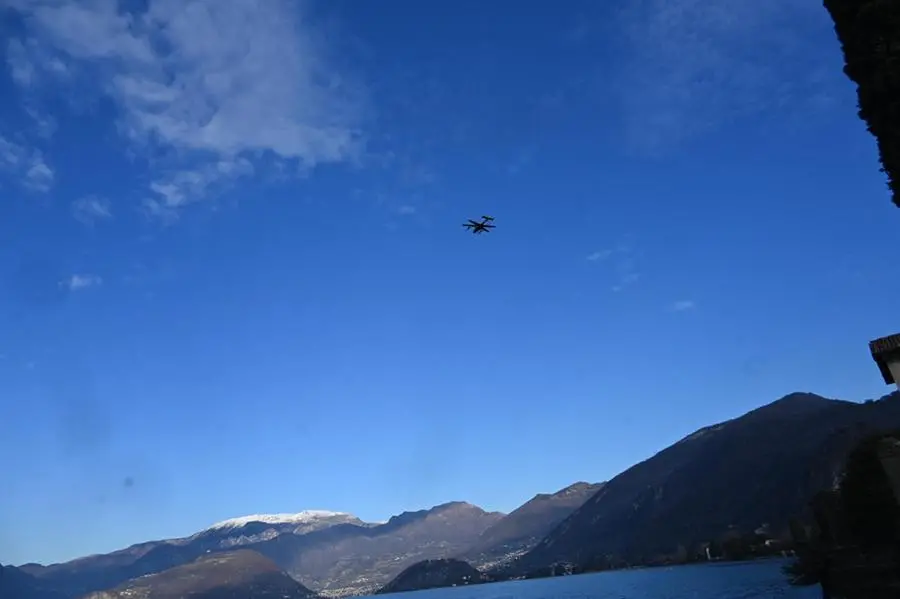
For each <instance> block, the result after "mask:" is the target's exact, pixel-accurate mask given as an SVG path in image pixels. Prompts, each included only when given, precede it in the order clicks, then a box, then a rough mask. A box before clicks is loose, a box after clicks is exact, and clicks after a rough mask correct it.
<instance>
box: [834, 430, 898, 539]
mask: <svg viewBox="0 0 900 599" xmlns="http://www.w3.org/2000/svg"><path fill="white" fill-rule="evenodd" d="M891 438H898V439H900V431H896V432H893V433H887V434H881V435H874V436H871V437H869V438H867V439H865V440H864V441H862V442H861V443H860V444H859V445H857V446H856V448H855V449H854V450H853V451H852V452H850V455H849V456H848V457H847V465H846V468H845V471H844V477H843V479H842V480H841V486H840V498H841V509H842V510H843V518H844V522H845V523H846V526H847V533H848V535H849V536H850V538H851V539H852V541H853V542H854V543H855V544H856V545H858V546H860V547H861V548H864V549H869V548H871V549H877V548H882V547H886V546H891V545H893V544H894V543H895V542H896V540H897V524H898V522H900V507H898V505H897V499H896V498H895V497H894V492H893V490H892V489H891V484H890V480H889V479H888V476H887V473H886V472H885V470H884V467H883V466H882V464H881V460H880V459H879V457H878V448H879V445H880V444H881V443H882V441H883V440H886V439H891Z"/></svg>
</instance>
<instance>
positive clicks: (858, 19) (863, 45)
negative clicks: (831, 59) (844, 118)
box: [824, 0, 900, 207]
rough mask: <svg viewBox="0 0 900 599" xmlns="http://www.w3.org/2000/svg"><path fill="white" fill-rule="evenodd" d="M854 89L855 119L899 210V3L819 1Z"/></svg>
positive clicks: (868, 0) (892, 0)
mask: <svg viewBox="0 0 900 599" xmlns="http://www.w3.org/2000/svg"><path fill="white" fill-rule="evenodd" d="M824 4H825V8H826V9H827V10H828V12H829V13H830V14H831V18H832V20H833V21H834V29H835V32H836V33H837V36H838V40H839V41H840V42H841V48H842V50H843V52H844V61H845V66H844V73H845V74H846V75H847V77H849V78H850V80H852V81H853V82H854V83H856V85H857V98H858V101H859V117H860V118H861V119H862V120H863V121H865V123H866V125H867V128H868V130H869V132H870V133H871V134H872V135H874V136H875V139H876V141H877V142H878V153H879V155H880V157H881V165H882V169H881V170H882V171H883V172H884V173H886V174H887V178H888V187H889V188H890V190H891V193H892V196H893V197H892V200H893V202H894V204H895V205H897V206H898V207H900V2H898V1H897V0H824Z"/></svg>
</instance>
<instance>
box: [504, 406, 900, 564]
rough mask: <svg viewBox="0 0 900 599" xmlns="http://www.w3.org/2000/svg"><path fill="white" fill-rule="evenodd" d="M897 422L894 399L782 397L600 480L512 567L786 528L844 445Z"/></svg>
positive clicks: (636, 555)
mask: <svg viewBox="0 0 900 599" xmlns="http://www.w3.org/2000/svg"><path fill="white" fill-rule="evenodd" d="M898 426H900V396H898V395H896V394H892V395H890V396H887V397H885V398H883V399H881V400H879V401H874V402H866V403H865V404H858V403H851V402H845V401H836V400H829V399H825V398H823V397H819V396H817V395H812V394H808V393H795V394H792V395H788V396H786V397H784V398H782V399H780V400H778V401H776V402H774V403H771V404H769V405H766V406H764V407H762V408H759V409H756V410H753V411H752V412H749V413H747V414H745V415H744V416H741V417H740V418H736V419H734V420H730V421H727V422H723V423H721V424H718V425H714V426H709V427H706V428H703V429H700V430H699V431H697V432H695V433H693V434H692V435H689V436H687V437H685V438H684V439H682V440H681V441H679V442H678V443H676V444H674V445H672V446H671V447H668V448H667V449H665V450H663V451H661V452H659V453H658V454H656V455H655V456H653V457H652V458H650V459H648V460H646V461H644V462H641V463H640V464H637V465H635V466H633V467H631V468H629V469H628V470H626V471H625V472H623V473H621V474H620V475H618V476H616V477H615V478H613V479H612V480H610V481H609V482H608V483H607V484H606V485H605V486H604V487H603V488H602V489H601V490H600V491H599V492H598V493H597V494H596V495H594V496H593V497H591V498H590V499H588V501H587V502H585V504H584V505H583V506H582V507H580V508H579V509H578V510H576V511H575V512H573V513H572V515H571V516H569V517H568V518H567V519H566V520H565V521H563V522H562V523H561V524H560V525H559V526H558V527H557V528H555V529H554V530H553V531H552V532H551V533H550V534H549V535H548V536H547V537H546V538H545V539H544V540H542V541H541V542H540V543H539V544H538V545H537V546H536V547H535V548H534V549H533V550H532V551H530V552H529V553H528V554H526V555H524V556H523V557H522V558H521V559H520V560H518V563H517V564H516V565H515V567H514V568H512V569H511V571H512V572H524V571H530V570H533V569H536V568H541V567H544V566H546V565H549V564H552V563H555V562H561V561H562V562H570V563H575V564H583V563H585V562H588V561H593V560H596V559H597V558H598V557H600V556H617V557H619V558H622V559H626V560H629V561H640V560H644V559H648V558H653V557H656V556H657V555H659V554H664V553H669V552H672V551H674V550H675V549H676V548H677V546H678V545H679V544H685V545H690V544H691V543H693V542H702V541H706V540H709V539H713V538H718V537H720V536H721V535H722V534H723V533H724V532H726V531H727V530H728V529H729V528H734V529H737V530H742V531H751V530H753V529H755V528H756V527H759V526H760V525H762V524H763V523H768V524H770V526H771V528H772V529H775V530H779V529H784V528H786V527H787V523H788V520H789V519H790V518H791V517H793V516H795V515H797V514H798V513H800V512H802V511H803V510H804V509H805V507H806V504H807V502H808V500H809V499H810V498H811V496H812V495H813V494H814V493H815V492H817V491H819V490H821V489H823V488H828V487H831V486H832V485H833V483H834V481H835V478H836V476H837V473H838V472H839V470H840V468H841V465H842V462H843V459H844V457H845V456H846V454H847V451H848V450H849V449H850V447H851V446H852V445H853V444H854V443H855V442H856V441H858V440H859V439H861V438H862V437H863V436H864V435H866V434H868V433H870V432H874V431H877V430H884V429H889V428H894V427H898Z"/></svg>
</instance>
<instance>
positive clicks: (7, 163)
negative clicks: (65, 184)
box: [0, 137, 55, 192]
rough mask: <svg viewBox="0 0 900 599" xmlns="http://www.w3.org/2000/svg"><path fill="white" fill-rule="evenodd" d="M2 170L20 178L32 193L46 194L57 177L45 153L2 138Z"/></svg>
mask: <svg viewBox="0 0 900 599" xmlns="http://www.w3.org/2000/svg"><path fill="white" fill-rule="evenodd" d="M0 169H2V170H4V171H6V172H8V173H11V174H12V175H13V176H16V177H18V178H19V179H20V182H21V184H22V185H23V186H24V187H25V188H26V189H29V190H31V191H36V192H46V191H49V190H50V188H51V187H52V186H53V179H54V177H55V175H54V172H53V169H52V168H50V166H48V165H47V163H46V162H45V160H44V155H43V153H42V152H41V151H40V150H36V149H33V148H27V147H25V146H24V145H20V144H17V143H15V142H12V141H10V140H9V139H6V138H4V137H0Z"/></svg>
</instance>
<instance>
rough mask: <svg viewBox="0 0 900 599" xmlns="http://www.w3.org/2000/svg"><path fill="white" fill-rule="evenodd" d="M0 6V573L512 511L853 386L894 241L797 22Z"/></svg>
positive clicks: (822, 58)
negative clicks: (320, 525) (240, 521)
mask: <svg viewBox="0 0 900 599" xmlns="http://www.w3.org/2000/svg"><path fill="white" fill-rule="evenodd" d="M5 4H7V5H8V6H9V7H10V8H7V9H6V10H5V12H2V13H0V18H2V20H0V27H2V33H3V35H2V39H3V40H5V42H4V46H3V47H2V48H0V52H2V58H3V61H2V65H3V68H2V71H0V455H2V457H3V464H4V472H3V480H4V481H5V483H4V484H5V487H4V488H3V492H2V493H0V562H6V563H10V562H11V563H21V562H26V561H43V562H48V561H57V560H63V559H69V558H72V557H75V556H79V555H83V554H87V553H92V552H99V551H108V550H112V549H115V548H118V547H122V546H125V545H128V544H130V543H133V542H137V541H141V540H146V539H151V538H163V537H169V536H178V535H184V534H190V533H192V532H194V531H196V530H198V529H200V528H203V527H205V526H207V525H209V524H211V523H213V522H215V521H218V520H222V519H225V518H228V517H233V516H238V515H243V514H247V513H258V512H291V511H299V510H302V509H332V510H342V511H349V512H353V513H355V514H357V515H358V516H360V517H361V518H364V519H369V520H380V519H385V518H387V517H389V516H390V515H391V514H395V513H399V512H401V511H403V510H409V509H420V508H423V507H428V506H432V505H434V504H438V503H442V502H444V501H448V500H467V501H471V502H473V503H477V504H479V505H481V506H483V507H485V508H487V509H498V510H510V509H513V508H514V507H516V506H517V505H518V504H520V503H522V502H523V501H525V500H527V499H528V498H530V497H531V496H532V495H534V494H535V493H537V492H546V491H553V490H556V489H558V488H561V487H563V486H565V485H567V484H569V483H572V482H574V481H576V480H589V481H599V480H603V479H607V478H610V477H612V476H614V475H615V474H616V473H618V472H620V471H621V470H623V469H625V468H626V467H628V466H630V465H631V464H633V463H635V462H637V461H640V460H642V459H644V458H646V457H648V456H650V455H652V454H653V453H654V452H656V451H658V450H659V449H661V448H663V447H665V446H666V445H668V444H670V443H672V442H674V441H676V440H677V439H679V438H681V437H682V436H684V435H685V434H687V433H689V432H691V431H693V430H695V429H697V428H699V427H701V426H704V425H707V424H710V423H713V422H717V421H720V420H723V419H727V418H730V417H733V416H737V415H739V414H741V413H743V412H745V411H747V410H749V409H752V408H754V407H757V406H759V405H762V404H764V403H768V402H770V401H772V400H774V399H777V398H778V397H780V396H782V395H784V394H786V393H789V392H792V391H798V390H808V391H814V392H818V393H821V394H824V395H827V396H831V397H840V398H845V399H854V400H861V399H865V398H869V397H876V396H879V395H881V394H883V393H885V392H887V391H888V389H887V388H886V387H885V386H884V385H883V384H882V383H881V381H880V379H879V377H878V373H877V370H876V368H875V366H874V364H873V363H872V361H871V358H870V357H869V355H868V352H867V346H866V343H867V341H869V340H870V339H871V338H874V337H877V336H880V335H884V334H889V333H893V332H895V327H896V323H895V318H894V316H895V313H894V310H893V309H892V305H891V304H892V303H893V302H892V300H891V299H889V298H890V297H891V294H894V293H897V292H898V291H900V284H898V281H897V279H896V277H894V276H886V274H887V273H886V272H885V271H884V266H883V260H882V259H881V257H883V256H890V255H893V252H894V249H895V239H896V223H897V219H898V218H900V213H898V212H897V211H896V209H895V208H893V207H892V206H891V204H890V202H889V199H888V194H887V190H886V187H885V183H884V177H883V176H882V175H881V174H880V173H879V172H878V164H877V156H876V152H875V144H874V141H873V140H872V139H871V137H870V136H869V135H868V133H866V131H865V128H864V125H863V124H862V123H861V122H860V121H859V120H858V119H857V117H856V109H855V91H854V89H853V86H852V85H851V84H850V82H848V81H847V80H846V79H845V78H844V76H843V74H842V73H841V67H842V59H841V56H840V51H839V48H838V45H837V43H836V41H835V39H834V35H833V32H832V29H831V24H830V22H829V20H828V17H827V14H826V13H825V11H824V9H822V8H821V7H820V6H819V5H818V3H816V2H806V1H803V0H789V1H782V0H778V1H776V0H733V1H730V2H727V3H724V4H722V5H721V8H716V9H711V8H710V7H709V6H708V4H709V3H705V2H699V1H697V0H665V1H663V0H642V1H639V2H628V3H625V2H577V1H574V0H567V1H566V2H556V3H548V2H532V3H527V2H526V3H519V4H517V5H516V8H515V9H514V10H513V9H511V8H510V7H509V6H507V5H506V4H504V3H483V2H477V3H476V2H474V1H463V2H435V3H419V2H412V1H405V0H392V1H390V2H384V3H374V2H370V3H363V2H353V1H350V0H341V1H337V2H329V3H327V4H326V3H324V2H323V3H318V4H308V3H306V2H290V1H286V0H266V2H264V3H263V2H260V3H256V2H251V1H249V0H233V1H230V2H216V1H214V0H194V1H192V2H187V3H184V2H181V1H180V0H179V1H176V0H150V1H149V3H148V2H139V1H137V0H134V1H130V2H121V3H120V6H119V8H118V10H117V8H116V3H115V2H114V1H113V0H91V1H84V2H80V3H74V2H72V3H66V2H60V1H51V0H30V1H29V0H11V1H9V0H8V1H7V2H6V3H5ZM256 4H259V6H255V5H256ZM128 11H131V12H128ZM481 214H491V215H493V216H494V217H496V224H497V228H496V230H495V231H494V232H493V233H492V234H490V235H482V236H479V237H475V236H472V235H470V234H467V232H466V231H465V230H464V229H462V228H461V227H460V223H461V222H462V221H464V220H465V219H466V218H469V217H473V216H478V215H481Z"/></svg>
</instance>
